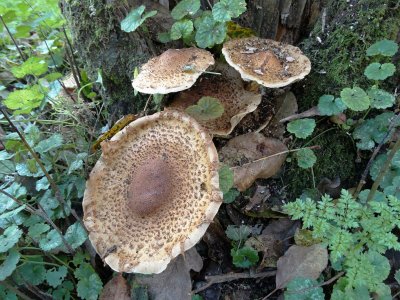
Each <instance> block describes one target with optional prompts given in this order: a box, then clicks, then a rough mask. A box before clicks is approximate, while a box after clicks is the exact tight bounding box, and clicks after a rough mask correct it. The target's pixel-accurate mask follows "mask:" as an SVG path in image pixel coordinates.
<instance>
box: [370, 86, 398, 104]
mask: <svg viewBox="0 0 400 300" xmlns="http://www.w3.org/2000/svg"><path fill="white" fill-rule="evenodd" d="M368 96H369V97H370V99H371V106H372V107H373V108H378V109H385V108H389V107H392V106H393V104H394V102H395V101H396V98H395V97H394V95H393V94H390V93H388V92H386V91H384V90H381V89H378V88H377V87H375V86H374V87H372V88H371V89H370V90H369V91H368Z"/></svg>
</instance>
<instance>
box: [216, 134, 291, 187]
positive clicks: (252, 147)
mask: <svg viewBox="0 0 400 300" xmlns="http://www.w3.org/2000/svg"><path fill="white" fill-rule="evenodd" d="M284 151H287V147H286V145H285V144H283V143H282V142H281V141H279V140H277V139H274V138H266V137H264V136H263V135H262V134H261V133H257V132H251V133H247V134H243V135H239V136H237V137H235V138H233V139H231V140H230V141H229V142H228V143H227V144H226V146H224V147H223V148H222V149H221V151H220V152H219V154H220V158H221V160H222V161H223V162H224V163H225V164H227V165H229V166H230V167H232V170H233V172H234V186H235V187H236V188H237V189H238V190H239V191H245V190H247V189H248V188H249V187H250V186H251V185H252V184H253V182H254V181H255V180H256V179H257V178H265V179H266V178H270V177H272V176H274V175H275V174H276V173H277V172H278V171H279V170H280V168H281V166H282V164H283V162H284V161H285V158H286V155H287V153H283V154H280V155H275V156H272V157H269V158H267V157H268V156H271V155H274V154H277V153H281V152H284ZM261 158H263V159H261ZM257 160H258V161H257Z"/></svg>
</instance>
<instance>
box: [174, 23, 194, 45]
mask: <svg viewBox="0 0 400 300" xmlns="http://www.w3.org/2000/svg"><path fill="white" fill-rule="evenodd" d="M192 32H193V22H192V21H191V20H181V21H178V22H175V23H174V24H173V25H172V27H171V34H170V37H171V39H172V40H178V39H180V38H186V37H188V36H190V34H191V33H192Z"/></svg>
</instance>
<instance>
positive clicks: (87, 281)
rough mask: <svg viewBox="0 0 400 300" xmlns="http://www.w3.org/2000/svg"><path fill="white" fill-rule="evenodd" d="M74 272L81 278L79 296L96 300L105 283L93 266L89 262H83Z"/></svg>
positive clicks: (78, 288)
mask: <svg viewBox="0 0 400 300" xmlns="http://www.w3.org/2000/svg"><path fill="white" fill-rule="evenodd" d="M74 274H75V277H76V278H77V279H78V280H79V282H78V284H77V292H78V296H79V297H81V298H82V299H86V300H96V299H97V297H98V295H99V294H100V292H101V289H102V287H103V284H102V282H101V280H100V277H99V275H97V273H96V272H95V271H94V269H93V268H92V266H91V265H90V264H88V263H83V264H81V265H80V266H79V268H78V269H76V270H75V272H74Z"/></svg>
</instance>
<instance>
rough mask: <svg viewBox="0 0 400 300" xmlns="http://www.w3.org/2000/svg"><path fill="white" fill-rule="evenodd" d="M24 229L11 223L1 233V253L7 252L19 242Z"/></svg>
mask: <svg viewBox="0 0 400 300" xmlns="http://www.w3.org/2000/svg"><path fill="white" fill-rule="evenodd" d="M21 235H22V230H21V229H19V228H18V226H17V225H11V226H10V227H8V228H7V229H6V230H4V232H3V234H2V235H0V253H4V252H7V251H8V250H9V249H11V248H12V247H14V245H15V244H16V243H18V240H19V238H20V237H21Z"/></svg>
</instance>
